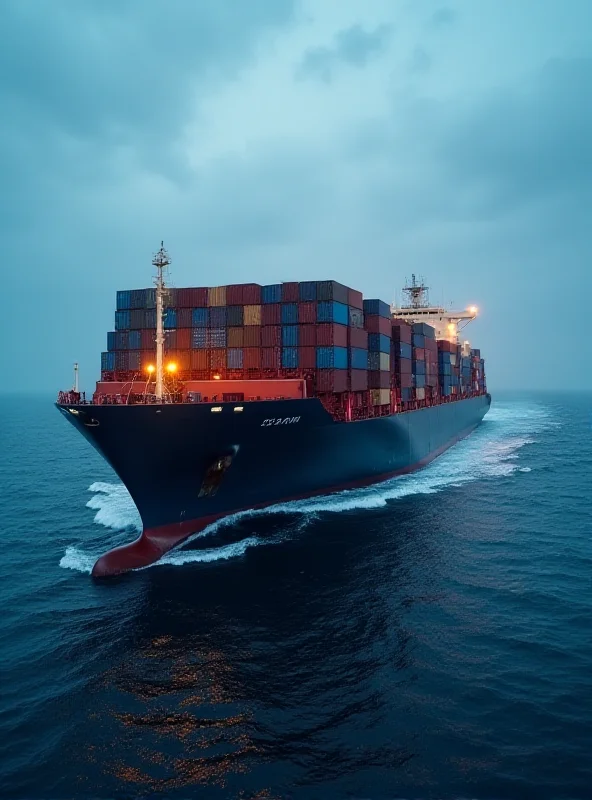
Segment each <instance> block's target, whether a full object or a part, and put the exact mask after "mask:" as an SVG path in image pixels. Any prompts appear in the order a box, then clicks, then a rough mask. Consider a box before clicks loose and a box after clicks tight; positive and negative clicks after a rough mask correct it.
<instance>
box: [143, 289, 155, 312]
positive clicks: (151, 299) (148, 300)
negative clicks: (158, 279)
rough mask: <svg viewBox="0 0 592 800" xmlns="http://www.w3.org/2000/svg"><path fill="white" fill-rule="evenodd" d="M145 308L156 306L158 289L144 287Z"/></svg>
mask: <svg viewBox="0 0 592 800" xmlns="http://www.w3.org/2000/svg"><path fill="white" fill-rule="evenodd" d="M144 291H145V293H146V294H145V298H144V308H156V289H144Z"/></svg>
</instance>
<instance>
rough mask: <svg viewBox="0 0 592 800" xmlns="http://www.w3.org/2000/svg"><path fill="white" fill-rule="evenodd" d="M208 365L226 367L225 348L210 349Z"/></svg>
mask: <svg viewBox="0 0 592 800" xmlns="http://www.w3.org/2000/svg"><path fill="white" fill-rule="evenodd" d="M206 352H207V351H206ZM209 353H210V367H211V368H212V369H226V348H224V349H222V348H219V349H218V348H217V349H216V350H210V351H209Z"/></svg>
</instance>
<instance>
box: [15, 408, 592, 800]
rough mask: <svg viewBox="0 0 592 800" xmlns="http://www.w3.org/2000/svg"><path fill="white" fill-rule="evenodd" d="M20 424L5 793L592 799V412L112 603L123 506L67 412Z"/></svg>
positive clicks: (126, 583)
mask: <svg viewBox="0 0 592 800" xmlns="http://www.w3.org/2000/svg"><path fill="white" fill-rule="evenodd" d="M0 423H1V424H0V530H1V539H0V608H1V610H2V613H1V615H0V646H1V651H0V652H1V659H0V664H1V670H2V674H1V687H2V691H1V696H2V699H1V700H0V794H1V796H2V797H15V798H70V797H71V798H88V797H93V798H94V797H96V798H112V797H147V796H149V797H175V798H177V797H179V798H185V797H200V798H244V799H245V800H246V798H267V799H268V800H272V798H323V799H328V800H331V799H332V798H347V797H352V798H353V797H357V798H395V797H400V798H455V797H466V798H468V797H472V798H516V799H518V798H520V799H521V800H522V799H523V798H537V799H538V800H541V799H543V800H544V798H566V799H567V798H590V797H592V430H591V428H592V397H591V396H586V395H577V394H573V395H561V396H559V395H557V396H554V395H544V394H541V395H532V396H530V395H524V396H512V395H500V396H499V397H496V398H494V405H493V407H492V410H491V412H490V414H489V415H488V416H487V417H486V419H485V421H484V423H483V424H482V426H481V427H480V428H479V429H478V430H477V431H476V432H475V433H474V434H473V435H472V436H471V437H469V438H468V439H466V440H465V441H463V442H461V443H459V444H458V445H457V446H455V447H454V448H452V449H451V450H449V451H448V452H447V453H446V454H444V455H443V456H442V457H441V458H439V459H438V460H436V461H435V462H433V463H432V464H431V465H430V466H429V467H427V468H426V469H424V470H422V471H421V472H418V473H415V474H413V475H410V476H406V477H402V478H398V479H395V480H391V481H388V482H386V483H383V484H381V485H379V486H375V487H372V488H368V489H364V490H359V491H351V492H345V493H342V494H340V495H336V496H332V497H325V498H315V499H314V500H311V501H303V502H298V503H294V504H290V505H285V506H281V507H276V508H274V509H271V510H267V511H264V512H259V513H250V514H249V513H247V514H242V515H238V516H237V517H235V518H233V519H231V520H228V521H226V522H223V523H218V524H216V525H214V526H212V527H211V528H209V529H207V530H206V531H204V532H202V533H201V534H200V535H199V536H197V537H195V538H194V539H193V540H191V541H189V542H188V543H186V544H185V545H184V546H183V547H182V548H181V549H179V550H177V551H174V552H172V553H170V554H168V555H167V556H166V557H165V558H164V559H163V561H162V562H161V563H160V564H158V565H155V566H152V567H149V568H147V569H144V570H141V571H138V572H136V573H133V574H131V575H128V576H123V577H121V578H118V579H116V580H113V581H112V582H110V583H98V584H97V583H94V582H93V581H92V580H91V578H90V574H89V573H90V569H91V567H92V564H93V562H94V560H95V559H96V557H98V556H99V555H100V554H101V553H103V552H104V551H105V550H106V549H108V548H110V547H112V546H114V545H116V544H120V543H122V542H125V541H129V540H131V538H133V537H134V536H135V535H136V529H137V528H138V526H139V519H138V515H137V512H136V509H135V507H134V505H133V503H132V502H131V500H130V498H129V496H128V495H127V493H126V491H125V489H124V488H123V487H122V486H121V485H120V484H119V482H118V480H117V478H116V476H114V474H113V473H112V472H111V470H110V469H109V467H108V466H107V465H106V464H105V463H104V462H103V461H102V460H101V459H100V457H99V456H98V455H97V454H96V453H95V452H94V451H93V450H92V449H91V448H90V446H89V445H87V444H86V443H85V442H84V440H83V439H82V438H81V437H80V436H79V435H78V434H76V432H75V431H74V429H73V428H72V427H71V426H69V425H67V424H66V422H65V421H64V420H63V419H62V418H61V416H60V415H59V414H58V413H57V411H56V410H55V409H54V408H53V407H52V404H51V398H40V397H37V398H26V397H4V398H0Z"/></svg>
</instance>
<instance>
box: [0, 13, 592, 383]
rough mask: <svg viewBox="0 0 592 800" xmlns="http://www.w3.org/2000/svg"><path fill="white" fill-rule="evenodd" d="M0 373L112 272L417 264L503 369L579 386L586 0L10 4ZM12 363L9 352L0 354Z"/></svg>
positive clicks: (101, 332) (82, 346) (61, 333)
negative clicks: (470, 311) (163, 252)
mask: <svg viewBox="0 0 592 800" xmlns="http://www.w3.org/2000/svg"><path fill="white" fill-rule="evenodd" d="M0 31H1V36H2V47H1V48H0V102H1V107H2V116H1V123H0V178H1V184H2V195H1V199H0V234H1V242H2V250H3V253H4V256H3V264H2V268H3V286H4V289H3V291H2V315H1V319H2V321H1V323H0V324H1V326H2V333H3V343H4V346H3V348H2V356H1V359H2V363H1V364H0V367H1V373H0V374H1V375H2V378H0V385H2V388H4V389H8V388H10V389H15V388H16V389H26V390H33V389H35V390H43V391H53V390H54V389H55V390H57V389H58V388H62V387H66V386H67V385H68V383H69V382H70V380H71V377H70V375H71V362H73V361H74V360H79V361H80V364H81V375H82V381H83V383H84V386H85V388H87V389H91V388H92V386H93V382H94V380H96V379H97V378H98V374H99V370H100V351H101V350H104V349H106V332H107V330H111V329H112V328H113V312H114V306H115V292H116V290H117V289H123V288H139V287H142V286H147V285H150V281H151V278H152V267H151V263H150V262H151V257H152V253H153V252H154V251H155V250H156V249H157V248H158V246H159V244H160V240H161V238H163V239H164V240H165V245H166V246H167V247H168V249H169V251H170V254H171V257H172V259H173V265H172V272H171V278H172V281H173V283H174V285H177V286H187V285H217V284H224V283H232V282H238V281H257V282H260V283H273V282H277V281H280V280H311V279H325V278H333V279H336V280H339V281H342V282H343V283H346V284H349V285H352V286H354V287H355V288H358V289H360V290H362V291H363V292H364V295H365V296H367V297H375V296H379V297H381V298H383V299H384V300H387V301H390V300H392V299H393V297H394V293H395V291H396V290H398V289H399V287H401V285H402V284H403V282H404V279H405V277H406V276H408V275H410V274H411V273H412V272H416V273H418V274H422V275H424V276H425V278H426V281H427V282H428V284H429V285H430V286H431V287H432V290H433V291H432V299H434V300H437V301H442V300H444V301H445V302H447V303H448V302H450V301H454V302H455V304H456V305H460V306H461V307H465V306H467V305H469V304H470V303H477V304H478V305H479V306H480V308H481V309H482V317H481V319H480V320H479V321H478V322H477V323H475V324H474V325H473V326H471V329H470V330H471V339H472V341H473V343H474V345H475V346H480V347H481V348H482V351H483V353H484V355H485V357H486V359H487V372H488V377H489V384H490V387H491V388H492V389H494V390H495V389H496V388H506V387H507V388H511V387H520V388H528V387H533V388H549V389H564V388H588V389H591V388H592V346H591V344H590V321H589V313H588V310H587V309H588V301H590V299H591V298H592V277H591V274H592V273H591V270H592V258H591V257H592V236H591V233H592V2H591V0H449V1H448V0H442V2H437V1H436V0H434V1H432V0H355V1H354V0H300V1H299V0H248V2H246V0H190V2H185V0H172V1H171V2H164V1H163V2H153V0H141V2H139V0H135V1H134V2H131V0H100V2H86V1H85V0H71V2H67V1H66V0H2V2H1V3H0ZM15 365H17V367H18V368H16V369H15Z"/></svg>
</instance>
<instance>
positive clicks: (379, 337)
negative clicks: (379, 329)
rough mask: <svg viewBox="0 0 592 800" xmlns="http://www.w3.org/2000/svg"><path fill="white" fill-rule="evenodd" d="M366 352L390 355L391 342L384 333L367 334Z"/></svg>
mask: <svg viewBox="0 0 592 800" xmlns="http://www.w3.org/2000/svg"><path fill="white" fill-rule="evenodd" d="M368 350H377V351H378V352H380V353H388V354H389V355H390V353H391V340H390V338H389V337H388V336H385V335H384V333H369V334H368Z"/></svg>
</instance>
